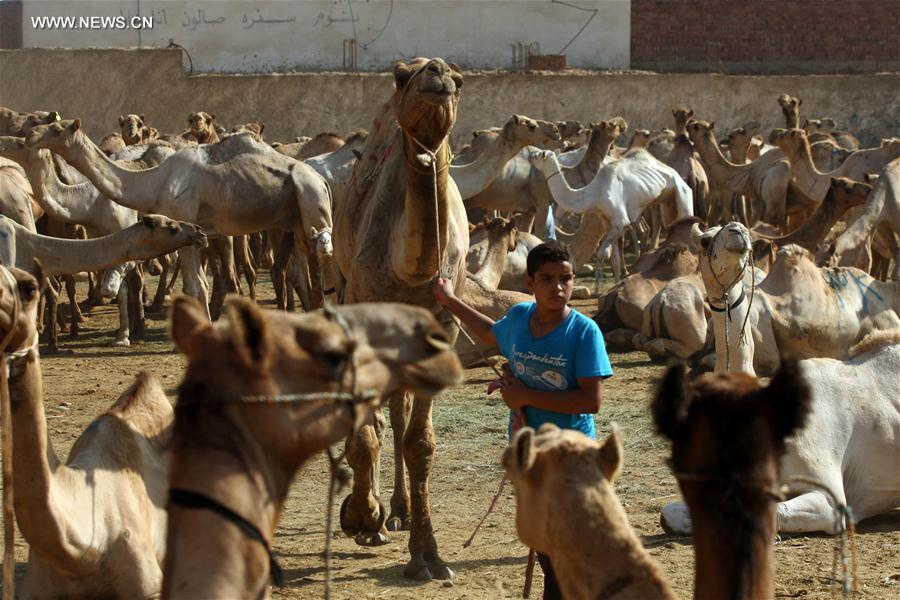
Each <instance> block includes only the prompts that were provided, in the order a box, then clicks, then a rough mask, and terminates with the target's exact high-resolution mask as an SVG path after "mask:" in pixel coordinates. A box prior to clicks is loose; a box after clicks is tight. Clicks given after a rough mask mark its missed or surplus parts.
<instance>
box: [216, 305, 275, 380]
mask: <svg viewBox="0 0 900 600" xmlns="http://www.w3.org/2000/svg"><path fill="white" fill-rule="evenodd" d="M225 312H226V314H227V316H228V321H229V322H230V323H231V332H232V333H231V337H232V341H233V342H234V347H235V350H236V351H237V354H238V357H239V358H240V359H241V360H242V361H243V362H244V364H245V365H246V366H247V367H249V368H252V369H259V370H260V371H262V372H265V371H268V369H269V363H270V358H269V357H270V355H271V335H270V332H269V326H268V324H267V322H266V319H265V316H264V315H263V312H262V309H260V308H259V306H258V305H257V304H256V303H255V302H250V301H248V300H244V299H242V298H235V299H233V300H231V301H230V302H229V303H228V305H227V306H226V308H225Z"/></svg>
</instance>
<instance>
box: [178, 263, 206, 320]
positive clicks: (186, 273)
mask: <svg viewBox="0 0 900 600" xmlns="http://www.w3.org/2000/svg"><path fill="white" fill-rule="evenodd" d="M178 258H179V260H180V262H181V282H182V288H181V289H182V291H183V292H184V293H185V294H187V295H188V296H192V297H193V298H196V299H197V301H198V302H199V303H200V306H202V307H203V310H204V312H205V313H206V318H207V319H209V304H208V302H209V284H207V283H206V274H205V273H204V272H203V267H202V266H201V265H200V252H198V248H197V247H196V246H185V247H184V248H181V249H180V250H178Z"/></svg>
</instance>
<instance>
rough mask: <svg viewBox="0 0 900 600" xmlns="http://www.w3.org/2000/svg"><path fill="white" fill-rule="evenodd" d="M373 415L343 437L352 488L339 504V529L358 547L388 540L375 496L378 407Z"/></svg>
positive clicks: (379, 425) (380, 418)
mask: <svg viewBox="0 0 900 600" xmlns="http://www.w3.org/2000/svg"><path fill="white" fill-rule="evenodd" d="M373 418H374V422H373V423H370V424H368V425H364V426H363V427H361V428H360V430H359V431H358V432H357V433H356V434H355V435H353V436H351V437H350V438H349V439H348V440H347V447H346V451H345V456H346V457H347V464H348V465H350V468H351V469H353V488H352V489H351V491H350V495H349V496H347V497H346V498H344V502H343V504H341V516H340V522H341V530H343V532H344V533H345V534H347V535H348V536H350V537H352V538H354V539H355V540H356V543H357V544H359V545H360V546H381V545H383V544H386V543H388V541H390V537H389V536H388V532H387V529H386V528H385V527H384V520H385V512H384V505H382V504H381V502H380V501H379V500H378V495H377V494H378V487H379V485H378V483H379V482H378V477H377V475H378V464H379V456H380V453H381V444H380V441H379V437H380V436H379V429H380V431H381V432H383V431H384V415H383V414H382V413H381V411H380V410H378V411H375V413H374V414H373Z"/></svg>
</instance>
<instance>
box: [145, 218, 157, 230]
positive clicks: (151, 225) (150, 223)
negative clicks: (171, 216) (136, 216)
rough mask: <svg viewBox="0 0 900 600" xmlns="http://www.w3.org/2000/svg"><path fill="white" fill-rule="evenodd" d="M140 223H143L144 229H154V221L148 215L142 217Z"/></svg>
mask: <svg viewBox="0 0 900 600" xmlns="http://www.w3.org/2000/svg"><path fill="white" fill-rule="evenodd" d="M141 221H142V222H143V223H144V227H146V228H147V229H156V225H157V223H156V219H154V218H153V217H151V216H150V215H144V216H143V218H142V219H141Z"/></svg>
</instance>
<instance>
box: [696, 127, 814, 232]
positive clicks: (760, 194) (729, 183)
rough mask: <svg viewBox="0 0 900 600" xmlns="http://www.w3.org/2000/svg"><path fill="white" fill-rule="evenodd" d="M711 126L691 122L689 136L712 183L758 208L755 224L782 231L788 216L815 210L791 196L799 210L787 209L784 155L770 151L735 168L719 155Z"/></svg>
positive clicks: (809, 202)
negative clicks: (766, 224) (746, 199)
mask: <svg viewBox="0 0 900 600" xmlns="http://www.w3.org/2000/svg"><path fill="white" fill-rule="evenodd" d="M714 126H715V123H707V122H706V121H699V120H695V121H691V122H690V123H688V125H687V131H688V135H689V136H690V138H691V141H692V142H693V143H694V146H695V147H696V149H697V152H698V153H699V154H700V158H701V159H703V164H704V166H705V167H706V172H707V173H708V174H709V178H710V181H711V183H714V184H715V186H716V187H717V188H721V189H724V190H727V191H730V192H734V193H738V194H744V195H745V196H746V197H747V198H749V199H750V201H751V203H752V204H753V205H754V206H758V207H759V209H758V211H757V214H756V215H755V218H756V220H762V221H765V222H766V223H771V224H773V225H775V226H778V227H783V226H784V224H785V223H786V220H787V215H788V214H789V213H791V212H796V211H797V210H807V209H808V210H812V209H813V208H815V204H817V202H816V201H814V200H812V199H809V198H806V197H805V196H803V195H802V193H792V194H791V201H792V202H793V203H796V204H799V205H800V206H799V207H795V206H794V205H793V204H792V206H788V203H789V201H788V192H789V188H790V186H791V166H790V163H789V162H788V160H787V159H786V158H785V156H784V154H782V153H780V152H772V151H770V152H766V153H765V154H763V155H762V156H760V157H759V158H758V159H756V160H755V161H753V162H752V163H749V164H745V165H736V164H734V163H732V162H729V161H728V160H727V159H726V158H725V157H724V156H723V155H722V151H721V150H720V149H719V145H718V143H716V138H715V135H714V134H713V127H714ZM790 191H795V190H790Z"/></svg>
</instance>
